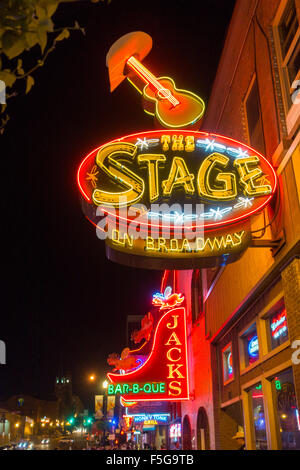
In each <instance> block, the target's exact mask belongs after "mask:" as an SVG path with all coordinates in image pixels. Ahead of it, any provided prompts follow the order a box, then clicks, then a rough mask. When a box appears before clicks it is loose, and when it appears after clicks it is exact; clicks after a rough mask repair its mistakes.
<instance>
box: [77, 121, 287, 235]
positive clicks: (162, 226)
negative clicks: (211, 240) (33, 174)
mask: <svg viewBox="0 0 300 470" xmlns="http://www.w3.org/2000/svg"><path fill="white" fill-rule="evenodd" d="M166 132H178V133H180V134H187V135H191V134H196V133H198V134H201V135H203V136H213V137H217V138H220V139H225V140H229V141H231V142H234V143H235V144H239V145H242V146H243V147H245V148H247V149H248V150H250V151H253V152H254V153H255V154H256V155H258V156H259V157H260V158H262V159H263V160H264V161H265V162H266V164H267V167H268V168H270V169H271V170H272V172H273V178H274V188H273V190H272V192H271V194H270V195H269V197H268V199H267V200H266V201H265V202H264V203H263V204H261V205H260V206H258V207H257V208H256V209H254V210H253V211H250V212H247V213H246V214H244V215H241V216H239V217H235V218H233V219H229V220H226V221H225V222H217V223H215V224H210V225H209V226H208V227H209V228H214V227H220V226H225V225H231V224H234V223H235V222H237V221H239V220H243V219H246V218H249V217H250V216H251V215H252V214H255V213H257V212H259V211H261V210H262V209H263V208H264V207H265V206H266V205H267V204H268V203H269V202H270V200H271V199H272V197H273V196H274V194H275V192H276V189H277V185H278V178H277V174H276V171H275V169H274V168H273V167H272V165H271V164H270V163H269V162H268V160H267V159H266V157H264V156H263V155H262V154H261V153H259V152H258V151H257V150H255V149H253V148H252V147H249V146H248V145H246V144H243V143H241V142H239V141H238V140H235V139H231V138H230V137H226V136H222V135H219V134H210V133H208V132H201V131H188V130H184V129H181V130H180V129H174V130H157V131H145V132H136V133H134V134H129V135H126V136H124V137H120V138H118V139H114V140H110V141H108V142H107V143H105V144H102V145H100V147H97V148H96V149H94V150H92V151H91V152H90V153H89V154H88V155H87V156H86V157H85V158H84V160H83V161H82V162H81V164H80V165H79V168H78V171H77V184H78V186H79V189H80V192H81V194H82V195H83V197H84V198H85V200H86V201H87V202H89V203H90V202H92V200H91V198H90V197H89V196H88V195H87V194H86V193H85V192H84V190H83V188H82V186H81V184H80V170H81V168H82V166H83V165H84V163H85V162H86V160H87V159H88V158H89V157H90V156H91V155H92V154H93V153H94V152H96V151H99V150H100V148H101V147H103V146H104V145H107V144H109V143H113V142H122V141H124V139H129V138H131V137H136V136H138V135H141V134H142V135H145V134H153V133H158V134H160V133H166ZM106 212H107V213H108V214H110V215H112V214H111V213H109V212H108V211H106ZM89 220H90V219H89ZM118 220H126V221H127V222H129V223H132V222H133V223H134V220H133V221H132V220H130V219H126V218H125V217H118ZM139 225H145V226H146V227H148V228H149V227H159V228H168V227H169V226H165V225H154V224H146V223H143V222H139ZM192 228H193V226H191V227H186V229H192Z"/></svg>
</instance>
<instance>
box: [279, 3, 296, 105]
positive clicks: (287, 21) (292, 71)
mask: <svg viewBox="0 0 300 470" xmlns="http://www.w3.org/2000/svg"><path fill="white" fill-rule="evenodd" d="M278 32H279V38H280V47H281V58H282V66H283V69H284V71H285V75H286V80H287V85H288V89H289V90H290V95H291V93H292V84H293V82H294V80H296V79H297V78H299V77H298V76H297V75H299V69H300V41H299V20H298V17H297V10H296V4H295V0H289V1H288V2H287V5H286V8H285V11H284V13H283V16H282V18H281V21H280V23H279V26H278ZM290 104H291V102H290Z"/></svg>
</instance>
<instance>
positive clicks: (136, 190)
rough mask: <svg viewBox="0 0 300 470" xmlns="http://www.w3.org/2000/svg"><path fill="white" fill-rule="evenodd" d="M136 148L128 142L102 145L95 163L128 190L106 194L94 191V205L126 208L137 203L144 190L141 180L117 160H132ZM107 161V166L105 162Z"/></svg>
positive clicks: (99, 190)
mask: <svg viewBox="0 0 300 470" xmlns="http://www.w3.org/2000/svg"><path fill="white" fill-rule="evenodd" d="M136 151H137V147H136V146H135V145H134V144H131V143H129V142H113V143H111V144H107V145H104V146H103V147H101V149H100V150H99V152H98V153H97V157H96V163H97V165H98V166H99V167H100V168H101V169H102V170H104V171H105V173H107V174H108V175H109V176H110V177H111V178H113V179H114V181H116V182H117V183H119V184H120V185H121V186H123V187H124V186H125V187H126V188H129V189H127V190H125V191H122V192H108V191H103V190H101V189H95V190H94V192H93V194H92V198H93V201H94V203H95V204H96V205H100V204H104V205H111V206H126V205H129V204H133V203H134V202H137V201H139V200H140V199H141V198H142V196H143V194H144V190H145V183H144V180H143V179H142V178H140V177H139V176H137V175H136V174H135V173H133V171H131V170H129V168H127V167H126V166H125V165H123V164H121V163H120V162H119V161H118V159H124V158H127V159H128V158H129V159H131V160H133V159H134V157H135V154H136ZM106 159H107V160H108V163H109V164H108V166H106V165H105V160H106Z"/></svg>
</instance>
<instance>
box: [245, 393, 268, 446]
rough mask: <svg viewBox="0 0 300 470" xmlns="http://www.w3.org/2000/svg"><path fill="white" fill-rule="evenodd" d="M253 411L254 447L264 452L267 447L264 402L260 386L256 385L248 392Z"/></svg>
mask: <svg viewBox="0 0 300 470" xmlns="http://www.w3.org/2000/svg"><path fill="white" fill-rule="evenodd" d="M249 393H250V396H251V401H252V411H253V425H254V437H255V445H256V449H258V450H266V449H267V448H268V445H267V433H266V421H265V409H264V400H263V393H262V386H261V384H258V385H256V386H255V387H253V388H252V389H251V390H250V391H249Z"/></svg>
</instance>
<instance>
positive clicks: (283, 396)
mask: <svg viewBox="0 0 300 470" xmlns="http://www.w3.org/2000/svg"><path fill="white" fill-rule="evenodd" d="M273 383H274V385H275V390H276V394H277V400H276V401H277V403H276V405H277V413H278V422H279V431H280V435H281V441H282V449H283V450H292V449H294V450H299V449H300V419H299V412H298V408H297V401H296V394H295V386H294V378H293V372H292V369H287V370H285V371H284V372H281V373H280V374H278V375H277V376H276V377H274V378H273Z"/></svg>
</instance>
